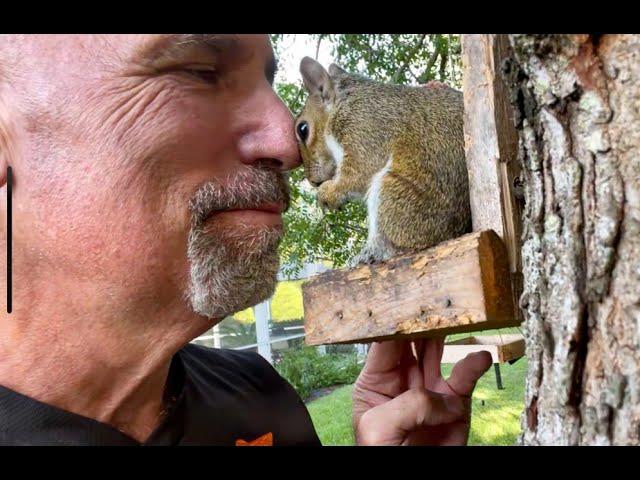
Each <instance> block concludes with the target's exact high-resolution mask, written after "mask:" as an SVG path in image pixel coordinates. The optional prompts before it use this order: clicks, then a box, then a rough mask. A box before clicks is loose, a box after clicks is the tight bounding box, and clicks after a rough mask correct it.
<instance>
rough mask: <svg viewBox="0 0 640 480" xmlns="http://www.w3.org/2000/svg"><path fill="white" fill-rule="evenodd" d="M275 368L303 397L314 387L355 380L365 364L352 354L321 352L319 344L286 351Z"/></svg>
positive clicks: (342, 383)
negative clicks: (361, 363) (324, 353)
mask: <svg viewBox="0 0 640 480" xmlns="http://www.w3.org/2000/svg"><path fill="white" fill-rule="evenodd" d="M275 368H276V370H277V371H278V373H280V375H282V377H284V378H285V379H286V380H287V381H288V382H289V383H290V384H291V385H292V386H293V388H295V390H296V391H297V392H298V395H300V397H301V398H302V399H303V400H304V399H306V398H307V397H309V395H310V394H311V392H312V391H313V390H315V389H318V388H325V387H332V386H334V385H344V384H349V383H353V382H355V380H356V378H357V377H358V374H359V373H360V369H361V368H362V366H361V365H358V361H357V357H356V355H355V354H353V353H351V354H345V353H328V354H326V355H320V353H319V352H318V349H317V348H316V347H309V346H303V347H301V348H298V349H295V350H294V349H292V350H288V351H286V352H284V353H283V355H282V358H281V359H280V360H279V361H278V362H277V363H276V364H275Z"/></svg>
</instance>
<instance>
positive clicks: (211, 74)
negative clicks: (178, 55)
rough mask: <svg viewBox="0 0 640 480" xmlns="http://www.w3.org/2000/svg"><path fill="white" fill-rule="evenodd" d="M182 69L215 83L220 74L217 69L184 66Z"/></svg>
mask: <svg viewBox="0 0 640 480" xmlns="http://www.w3.org/2000/svg"><path fill="white" fill-rule="evenodd" d="M184 71H185V72H186V73H188V74H189V75H192V76H194V77H196V78H198V79H200V80H203V81H205V82H207V83H216V82H217V81H218V78H219V76H220V73H219V72H218V71H217V70H214V69H211V68H208V69H204V68H185V69H184Z"/></svg>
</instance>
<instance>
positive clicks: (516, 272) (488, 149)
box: [461, 34, 523, 321]
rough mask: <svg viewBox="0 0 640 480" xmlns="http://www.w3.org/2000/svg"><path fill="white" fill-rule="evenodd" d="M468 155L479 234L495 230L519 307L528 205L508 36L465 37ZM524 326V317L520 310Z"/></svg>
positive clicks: (463, 46) (476, 227)
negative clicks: (506, 72) (509, 78)
mask: <svg viewBox="0 0 640 480" xmlns="http://www.w3.org/2000/svg"><path fill="white" fill-rule="evenodd" d="M461 45H462V65H463V77H462V83H463V95H464V110H465V114H464V132H465V155H466V160H467V169H468V171H469V189H470V201H471V214H472V219H473V229H474V230H475V231H481V230H486V229H492V230H494V231H495V232H496V233H497V234H498V235H499V236H500V238H502V240H503V241H504V243H505V245H506V247H507V252H508V256H509V269H510V272H511V282H512V285H513V288H512V293H513V297H514V298H513V300H514V301H513V304H514V306H515V307H517V305H518V299H519V298H520V295H521V293H522V267H521V258H520V249H521V240H520V239H521V220H520V219H521V215H522V208H523V205H522V201H521V200H520V195H518V194H517V193H516V192H517V189H516V188H515V184H516V183H519V181H520V178H521V173H520V164H519V162H518V161H517V154H518V135H517V132H516V129H515V123H514V120H513V109H512V107H511V104H510V100H509V90H508V88H507V86H506V84H505V82H504V79H503V75H502V68H503V66H504V62H505V60H507V59H509V58H510V56H511V47H510V45H509V40H508V38H507V35H493V34H481V35H480V34H465V35H462V37H461ZM514 315H515V316H516V317H517V318H518V319H519V320H520V321H521V320H522V314H521V310H520V309H519V308H515V310H514Z"/></svg>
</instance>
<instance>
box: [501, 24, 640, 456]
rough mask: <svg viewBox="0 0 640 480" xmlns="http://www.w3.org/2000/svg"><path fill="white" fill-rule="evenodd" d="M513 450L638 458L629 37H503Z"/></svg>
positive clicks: (636, 166)
mask: <svg viewBox="0 0 640 480" xmlns="http://www.w3.org/2000/svg"><path fill="white" fill-rule="evenodd" d="M510 41H511V44H512V46H513V49H514V54H513V55H514V57H513V59H512V61H511V62H509V63H507V64H506V65H505V73H506V74H507V76H508V77H509V79H510V80H509V81H510V83H511V85H512V87H513V106H514V108H515V113H516V123H517V128H518V130H519V136H520V154H519V157H520V160H521V162H522V167H523V171H524V174H525V201H526V207H525V211H524V216H523V232H524V233H523V237H524V238H523V242H524V243H523V247H522V261H523V266H522V268H523V276H524V293H523V296H522V300H521V306H522V308H523V309H524V316H525V323H524V334H525V338H526V343H527V357H528V373H527V378H526V393H525V413H524V415H523V419H522V426H523V430H524V433H523V435H522V439H521V440H522V442H523V443H525V444H554V445H557V444H562V445H579V444H581V445H594V444H595V445H609V444H636V445H637V444H640V350H639V346H640V108H639V105H640V61H639V60H640V56H639V54H638V52H640V36H638V35H510Z"/></svg>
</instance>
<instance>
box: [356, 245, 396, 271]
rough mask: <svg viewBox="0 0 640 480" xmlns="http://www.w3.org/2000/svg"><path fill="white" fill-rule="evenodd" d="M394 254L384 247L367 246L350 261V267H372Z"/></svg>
mask: <svg viewBox="0 0 640 480" xmlns="http://www.w3.org/2000/svg"><path fill="white" fill-rule="evenodd" d="M392 255H393V252H392V251H390V250H389V249H388V248H384V247H379V246H378V247H371V246H369V245H366V246H365V247H364V248H363V249H362V251H361V252H360V253H359V254H358V255H356V256H355V257H353V258H352V259H351V260H350V261H349V267H351V268H353V267H357V266H358V265H370V264H372V263H378V262H382V261H383V260H386V259H388V258H390V257H391V256H392Z"/></svg>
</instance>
